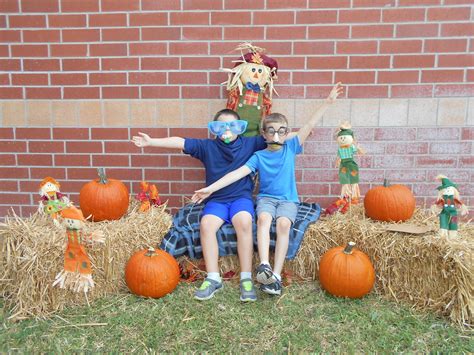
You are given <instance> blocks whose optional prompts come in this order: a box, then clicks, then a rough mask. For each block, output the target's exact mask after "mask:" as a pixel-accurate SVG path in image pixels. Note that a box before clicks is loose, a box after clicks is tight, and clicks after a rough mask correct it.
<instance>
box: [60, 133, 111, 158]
mask: <svg viewBox="0 0 474 355" xmlns="http://www.w3.org/2000/svg"><path fill="white" fill-rule="evenodd" d="M94 129H96V128H92V129H91V130H92V132H94ZM92 138H94V137H92ZM66 153H103V151H102V142H86V141H84V142H66Z"/></svg>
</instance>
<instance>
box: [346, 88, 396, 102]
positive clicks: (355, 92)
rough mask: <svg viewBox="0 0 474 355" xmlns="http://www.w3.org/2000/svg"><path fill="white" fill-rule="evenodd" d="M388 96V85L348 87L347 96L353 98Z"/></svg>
mask: <svg viewBox="0 0 474 355" xmlns="http://www.w3.org/2000/svg"><path fill="white" fill-rule="evenodd" d="M387 96H388V86H384V85H370V86H350V87H348V88H347V97H349V98H351V99H359V98H372V97H387Z"/></svg>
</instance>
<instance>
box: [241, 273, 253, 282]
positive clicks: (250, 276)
mask: <svg viewBox="0 0 474 355" xmlns="http://www.w3.org/2000/svg"><path fill="white" fill-rule="evenodd" d="M240 279H241V280H244V279H250V280H252V272H251V271H247V272H244V271H242V272H241V273H240Z"/></svg>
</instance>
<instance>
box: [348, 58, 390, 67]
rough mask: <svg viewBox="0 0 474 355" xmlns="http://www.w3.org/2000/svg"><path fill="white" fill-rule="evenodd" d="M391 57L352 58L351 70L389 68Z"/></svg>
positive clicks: (350, 62)
mask: <svg viewBox="0 0 474 355" xmlns="http://www.w3.org/2000/svg"><path fill="white" fill-rule="evenodd" d="M389 67H390V56H388V55H387V56H370V57H369V56H351V57H350V61H349V68H351V69H353V68H358V69H360V68H389Z"/></svg>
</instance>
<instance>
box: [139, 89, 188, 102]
mask: <svg viewBox="0 0 474 355" xmlns="http://www.w3.org/2000/svg"><path fill="white" fill-rule="evenodd" d="M141 91H142V96H141V98H142V99H176V98H179V86H142V88H141Z"/></svg>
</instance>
